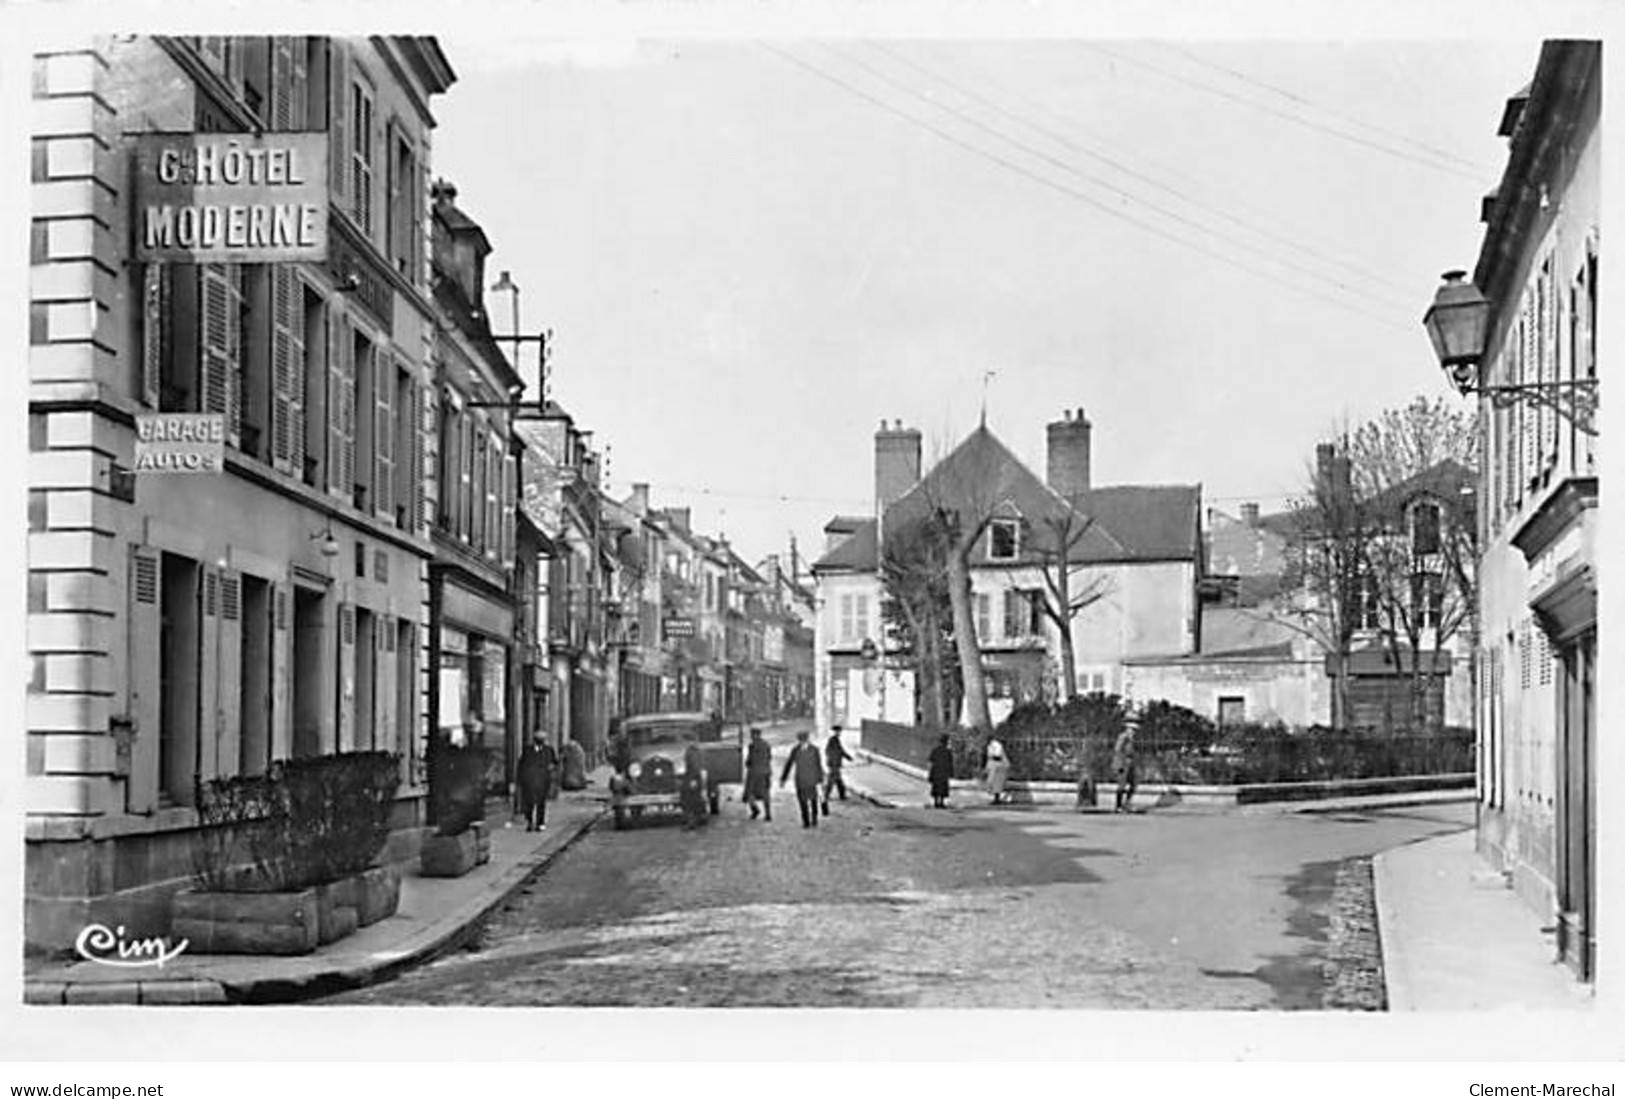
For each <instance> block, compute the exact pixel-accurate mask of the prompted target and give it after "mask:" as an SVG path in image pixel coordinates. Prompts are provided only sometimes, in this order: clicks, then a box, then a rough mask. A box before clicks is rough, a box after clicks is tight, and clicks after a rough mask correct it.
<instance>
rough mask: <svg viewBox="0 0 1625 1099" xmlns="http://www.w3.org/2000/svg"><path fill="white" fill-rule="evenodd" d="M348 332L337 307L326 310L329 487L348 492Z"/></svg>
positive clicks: (329, 489)
mask: <svg viewBox="0 0 1625 1099" xmlns="http://www.w3.org/2000/svg"><path fill="white" fill-rule="evenodd" d="M346 335H348V332H347V331H346V327H345V324H344V317H343V316H342V315H341V314H340V313H339V311H338V310H336V309H333V310H330V311H329V312H328V314H327V491H328V492H330V493H333V494H334V495H339V496H349V494H350V488H349V481H348V479H347V478H346V477H345V475H344V398H343V391H344V350H343V347H344V343H345V337H346Z"/></svg>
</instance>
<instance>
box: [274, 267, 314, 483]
mask: <svg viewBox="0 0 1625 1099" xmlns="http://www.w3.org/2000/svg"><path fill="white" fill-rule="evenodd" d="M279 270H281V272H282V277H283V279H284V282H285V285H284V294H285V297H284V305H285V306H286V308H287V311H288V314H287V318H288V319H287V327H288V349H289V356H288V472H289V474H291V475H292V476H293V478H294V479H295V480H302V479H303V478H304V476H305V378H306V376H307V375H308V374H309V372H310V348H308V347H306V346H305V284H304V282H303V281H301V280H300V278H299V276H298V274H296V273H295V271H294V268H293V267H291V266H286V267H282V268H279Z"/></svg>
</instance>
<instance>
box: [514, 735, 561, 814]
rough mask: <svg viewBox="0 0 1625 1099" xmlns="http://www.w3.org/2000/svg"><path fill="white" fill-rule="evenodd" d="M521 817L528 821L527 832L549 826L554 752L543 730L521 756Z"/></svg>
mask: <svg viewBox="0 0 1625 1099" xmlns="http://www.w3.org/2000/svg"><path fill="white" fill-rule="evenodd" d="M518 779H519V814H520V815H521V816H522V817H524V818H525V831H527V832H538V831H541V830H542V829H545V828H546V827H547V795H548V794H549V793H551V792H552V786H553V749H552V748H550V747H549V746H548V744H547V741H546V740H545V739H544V738H543V737H542V734H541V732H540V731H537V732H536V733H534V734H533V735H532V736H531V738H530V743H529V744H528V745H526V747H525V750H524V751H523V752H522V753H520V756H519V774H518Z"/></svg>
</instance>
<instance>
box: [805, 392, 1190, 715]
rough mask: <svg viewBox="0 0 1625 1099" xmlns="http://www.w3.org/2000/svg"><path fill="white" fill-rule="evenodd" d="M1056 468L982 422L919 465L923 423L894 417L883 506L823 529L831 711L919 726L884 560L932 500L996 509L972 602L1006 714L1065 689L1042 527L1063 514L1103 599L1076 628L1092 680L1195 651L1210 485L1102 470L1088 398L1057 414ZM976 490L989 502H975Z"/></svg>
mask: <svg viewBox="0 0 1625 1099" xmlns="http://www.w3.org/2000/svg"><path fill="white" fill-rule="evenodd" d="M1047 435H1048V455H1047V459H1048V460H1047V473H1048V478H1047V480H1040V479H1039V478H1038V477H1037V476H1036V475H1035V474H1034V473H1032V472H1031V471H1030V470H1028V469H1027V468H1026V467H1025V466H1024V465H1023V464H1022V463H1021V461H1020V460H1019V459H1018V458H1017V457H1016V456H1015V455H1014V454H1013V453H1012V452H1011V451H1010V450H1009V449H1008V448H1007V447H1006V446H1005V445H1004V444H1003V443H1002V442H1000V441H999V440H998V439H997V438H996V437H995V436H994V435H993V434H992V433H991V432H990V431H988V430H987V428H986V427H985V426H983V427H981V428H978V429H977V430H976V431H975V432H973V433H972V434H971V435H970V436H968V437H967V438H966V439H965V440H964V441H963V442H962V443H961V444H960V445H959V446H958V447H957V448H955V450H954V451H952V452H951V453H950V454H949V455H948V456H946V457H945V458H944V459H943V460H942V461H941V462H939V463H938V464H937V465H936V466H935V467H933V468H932V469H930V470H928V471H925V472H924V474H923V475H922V474H921V473H920V461H919V447H920V435H919V433H918V432H917V431H912V430H910V429H906V428H903V427H902V426H901V425H900V424H897V425H892V426H890V427H888V426H886V425H885V424H884V423H883V424H882V426H881V429H880V431H879V432H877V433H876V436H875V462H876V476H875V484H876V512H877V517H876V518H875V519H862V520H854V519H852V518H850V517H837V518H836V519H835V520H832V521H831V523H830V524H829V525H828V526H826V528H825V534H826V536H827V537H828V539H829V542H828V548H827V550H826V552H825V554H824V555H823V556H822V557H821V558H820V559H819V560H818V561H817V562H815V563H814V565H813V570H812V571H813V575H814V577H815V579H816V582H817V592H818V614H817V619H816V626H815V630H816V640H815V643H814V648H815V657H814V660H815V680H816V686H815V692H816V707H817V715H818V720H819V722H820V724H822V725H826V726H827V725H830V724H842V725H848V726H850V725H856V724H858V723H859V722H861V721H862V720H863V719H864V718H873V719H877V720H882V721H890V722H900V723H904V724H912V723H913V722H914V721H915V701H916V700H915V697H914V694H915V692H914V683H913V676H912V673H911V672H909V671H907V670H906V667H907V661H906V659H905V658H904V654H901V653H900V652H898V651H896V645H895V642H894V641H893V639H892V638H891V637H889V636H888V631H887V630H886V629H884V628H883V624H882V609H883V601H884V599H885V589H884V585H883V583H882V581H881V577H880V573H879V562H880V546H881V545H882V544H884V543H883V539H884V538H885V533H884V532H885V531H886V530H887V529H891V530H894V531H899V530H903V529H905V528H906V526H907V524H909V523H910V522H912V521H913V520H915V519H916V518H917V517H918V516H919V515H921V514H923V513H924V511H925V509H928V508H932V507H949V508H957V509H960V510H961V512H962V514H972V515H978V516H980V515H983V514H984V513H985V515H986V518H987V522H986V527H985V530H984V531H983V532H982V534H981V535H980V537H979V538H978V540H977V542H976V545H975V546H974V548H973V549H972V551H971V555H970V562H969V564H970V583H971V601H972V603H971V609H972V614H973V616H974V618H975V625H976V636H977V641H978V644H979V647H980V650H981V657H982V665H983V671H984V675H985V676H986V680H987V686H988V696H989V711H990V716H991V717H992V719H993V721H994V722H995V723H996V722H998V721H999V720H1001V719H1002V717H1003V716H1004V715H1006V714H1008V713H1009V712H1010V710H1011V709H1012V708H1013V707H1014V706H1015V705H1016V704H1018V703H1020V702H1023V701H1037V700H1040V699H1052V698H1054V697H1055V696H1056V694H1057V693H1058V691H1059V690H1060V682H1061V678H1062V675H1061V661H1062V659H1063V657H1062V652H1063V650H1062V647H1061V644H1060V634H1059V631H1058V629H1057V628H1056V626H1055V625H1054V623H1053V622H1052V621H1051V620H1050V619H1049V618H1047V617H1046V616H1045V615H1044V614H1043V613H1042V612H1041V610H1040V609H1039V603H1040V601H1041V600H1042V599H1044V598H1045V594H1044V593H1045V591H1046V585H1047V581H1046V571H1049V572H1053V571H1054V570H1056V569H1058V568H1059V565H1058V564H1056V562H1057V561H1059V560H1060V557H1059V556H1057V555H1050V560H1048V561H1047V560H1046V554H1045V552H1044V550H1043V549H1042V547H1043V545H1044V538H1045V537H1046V536H1045V534H1044V533H1043V532H1044V531H1046V530H1047V529H1050V524H1052V523H1054V522H1058V521H1064V522H1067V523H1069V524H1070V526H1069V527H1068V528H1067V529H1069V530H1070V531H1072V532H1074V533H1073V534H1072V536H1071V540H1070V542H1069V543H1068V545H1067V546H1066V549H1065V551H1064V559H1065V562H1066V564H1065V568H1066V570H1067V574H1068V583H1069V588H1070V591H1071V592H1072V593H1074V594H1077V595H1082V594H1083V593H1085V592H1089V591H1093V592H1095V593H1098V598H1097V599H1095V600H1094V601H1093V602H1091V603H1090V604H1089V605H1088V606H1086V607H1084V608H1082V609H1081V610H1079V611H1078V612H1077V613H1076V615H1075V616H1074V617H1073V618H1072V620H1071V623H1070V629H1071V634H1072V638H1071V640H1072V649H1073V660H1074V670H1075V673H1076V682H1077V687H1078V691H1079V693H1089V692H1091V691H1104V692H1111V693H1123V692H1124V690H1125V688H1126V687H1127V685H1128V684H1127V679H1126V671H1125V669H1126V664H1125V661H1128V660H1130V659H1132V658H1135V657H1140V656H1152V655H1168V654H1174V655H1180V654H1189V653H1191V652H1194V651H1195V648H1196V641H1197V626H1198V617H1197V614H1198V601H1197V583H1198V580H1199V579H1200V573H1201V559H1202V551H1201V529H1200V527H1201V523H1200V517H1201V510H1200V497H1201V492H1200V489H1199V488H1198V487H1197V486H1194V485H1154V486H1140V485H1123V486H1109V487H1097V486H1094V485H1092V484H1091V483H1090V480H1089V476H1090V474H1089V470H1090V461H1091V455H1090V446H1091V426H1090V424H1089V422H1088V421H1087V420H1086V419H1085V418H1084V417H1083V414H1082V412H1081V411H1080V412H1079V413H1078V414H1077V416H1076V417H1075V418H1074V417H1073V415H1072V413H1071V412H1070V411H1068V413H1067V414H1066V415H1065V416H1064V417H1063V419H1061V420H1057V421H1056V422H1055V423H1053V424H1051V425H1049V429H1048V432H1047ZM972 497H975V498H976V499H971V498H972Z"/></svg>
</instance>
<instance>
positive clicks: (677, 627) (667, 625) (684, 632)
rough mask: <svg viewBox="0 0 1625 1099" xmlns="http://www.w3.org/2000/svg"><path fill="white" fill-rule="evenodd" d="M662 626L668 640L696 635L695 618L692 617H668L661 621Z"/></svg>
mask: <svg viewBox="0 0 1625 1099" xmlns="http://www.w3.org/2000/svg"><path fill="white" fill-rule="evenodd" d="M661 626H662V633H663V634H664V636H665V638H666V640H668V641H670V640H673V639H675V638H683V637H693V636H694V620H693V619H692V618H668V619H666V620H665V621H664V622H663V623H661Z"/></svg>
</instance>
